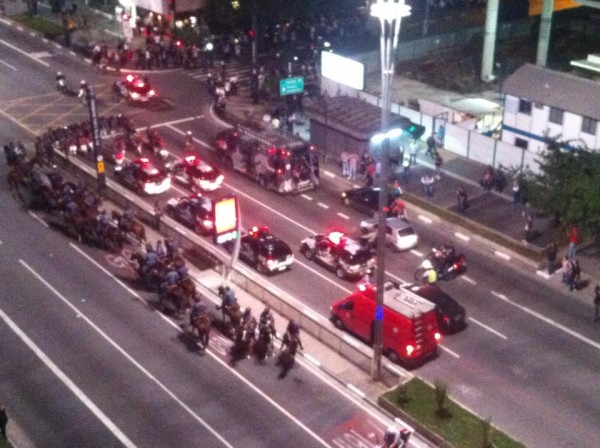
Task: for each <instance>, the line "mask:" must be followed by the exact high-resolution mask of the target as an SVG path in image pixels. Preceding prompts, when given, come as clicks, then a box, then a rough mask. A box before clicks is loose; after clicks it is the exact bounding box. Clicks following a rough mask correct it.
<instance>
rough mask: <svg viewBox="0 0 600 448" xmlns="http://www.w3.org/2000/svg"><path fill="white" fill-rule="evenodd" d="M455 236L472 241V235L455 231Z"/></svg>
mask: <svg viewBox="0 0 600 448" xmlns="http://www.w3.org/2000/svg"><path fill="white" fill-rule="evenodd" d="M454 236H455V237H456V238H458V239H460V240H463V241H466V242H467V243H468V242H469V241H471V237H469V236H467V235H465V234H464V233H460V232H455V233H454Z"/></svg>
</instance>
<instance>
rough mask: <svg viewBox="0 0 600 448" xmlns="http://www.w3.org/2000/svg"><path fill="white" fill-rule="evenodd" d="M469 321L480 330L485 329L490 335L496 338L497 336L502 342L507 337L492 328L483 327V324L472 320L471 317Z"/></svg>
mask: <svg viewBox="0 0 600 448" xmlns="http://www.w3.org/2000/svg"><path fill="white" fill-rule="evenodd" d="M469 320H470V321H471V322H473V323H474V324H477V325H479V326H480V327H481V328H485V329H486V330H487V331H489V332H490V333H492V334H495V335H496V336H498V337H499V338H502V339H504V340H507V339H508V337H506V336H505V335H503V334H502V333H500V332H499V331H496V330H494V329H493V328H492V327H489V326H487V325H485V324H484V323H481V322H479V321H478V320H477V319H473V318H472V317H469Z"/></svg>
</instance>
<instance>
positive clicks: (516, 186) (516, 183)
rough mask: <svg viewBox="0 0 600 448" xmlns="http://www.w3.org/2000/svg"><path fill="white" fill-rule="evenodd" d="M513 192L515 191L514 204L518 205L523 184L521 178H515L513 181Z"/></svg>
mask: <svg viewBox="0 0 600 448" xmlns="http://www.w3.org/2000/svg"><path fill="white" fill-rule="evenodd" d="M512 192H513V204H514V205H517V204H518V203H519V202H521V184H520V182H519V179H515V180H514V181H513V185H512Z"/></svg>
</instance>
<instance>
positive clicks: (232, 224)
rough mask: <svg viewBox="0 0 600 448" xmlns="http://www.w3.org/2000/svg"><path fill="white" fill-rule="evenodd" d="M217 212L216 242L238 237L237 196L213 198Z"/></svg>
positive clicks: (221, 242) (219, 242) (220, 242)
mask: <svg viewBox="0 0 600 448" xmlns="http://www.w3.org/2000/svg"><path fill="white" fill-rule="evenodd" d="M213 210H214V212H215V238H214V240H215V244H223V243H225V242H227V241H232V240H235V239H237V238H238V205H237V198H236V197H235V196H227V197H224V198H221V199H218V200H213Z"/></svg>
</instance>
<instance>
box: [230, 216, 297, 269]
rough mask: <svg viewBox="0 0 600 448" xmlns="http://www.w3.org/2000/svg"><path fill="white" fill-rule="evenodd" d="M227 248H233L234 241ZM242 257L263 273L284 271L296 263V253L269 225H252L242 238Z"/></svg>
mask: <svg viewBox="0 0 600 448" xmlns="http://www.w3.org/2000/svg"><path fill="white" fill-rule="evenodd" d="M226 248H227V249H228V250H231V249H232V248H233V243H228V244H227V246H226ZM240 259H241V260H243V261H245V262H246V263H248V264H249V265H250V266H253V267H255V268H256V270H257V271H258V272H259V273H260V274H263V275H269V274H273V273H275V272H283V271H285V270H287V269H289V268H290V267H291V266H292V264H293V263H294V254H293V253H292V249H291V248H290V246H289V245H288V244H287V243H286V242H285V241H283V240H281V239H279V238H277V237H275V236H274V235H273V234H272V233H271V232H270V231H269V229H268V227H257V226H255V227H252V229H251V230H250V231H249V232H248V233H246V234H244V235H243V236H242V238H241V240H240Z"/></svg>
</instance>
